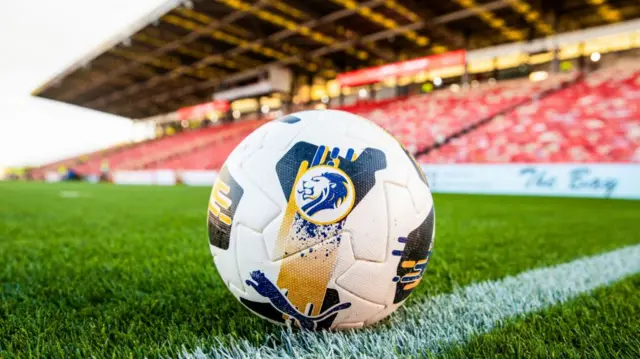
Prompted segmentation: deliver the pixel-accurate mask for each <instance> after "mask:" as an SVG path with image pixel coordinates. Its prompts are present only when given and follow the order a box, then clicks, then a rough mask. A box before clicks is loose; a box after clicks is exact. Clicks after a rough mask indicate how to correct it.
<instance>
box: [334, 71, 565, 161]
mask: <svg viewBox="0 0 640 359" xmlns="http://www.w3.org/2000/svg"><path fill="white" fill-rule="evenodd" d="M575 77H576V73H571V74H559V75H555V76H552V77H550V78H548V79H547V80H545V81H541V82H531V81H529V80H528V79H526V78H525V79H517V80H507V81H501V82H497V83H496V82H495V81H492V82H484V83H482V84H480V83H477V85H476V86H464V87H453V88H450V89H445V90H440V91H435V92H434V93H432V94H426V95H424V94H421V95H415V96H409V97H405V98H402V99H398V100H386V101H382V102H380V103H366V104H363V105H355V106H349V107H344V108H341V109H343V110H345V111H350V112H353V113H356V114H359V115H361V116H363V117H365V118H368V119H370V120H372V121H374V122H376V123H377V124H379V125H380V126H382V127H383V128H385V129H387V130H388V131H389V132H391V133H392V134H393V135H394V136H396V138H398V140H399V141H400V142H402V143H403V144H404V145H405V146H406V148H407V149H408V150H409V151H410V152H412V153H416V152H419V151H421V150H423V149H424V148H426V147H429V146H433V145H434V144H436V143H441V142H443V141H445V140H446V139H447V138H448V137H450V136H452V135H454V134H456V133H459V132H461V131H464V130H465V129H467V128H470V127H472V126H474V125H476V124H477V123H478V122H480V121H482V120H484V119H487V118H490V117H492V116H495V115H496V114H498V113H500V112H503V111H505V110H506V109H509V108H511V107H513V106H518V105H521V104H523V103H526V102H529V101H531V100H532V99H533V98H534V97H536V96H538V95H540V94H541V93H542V92H544V91H547V90H551V89H555V88H557V87H559V86H560V85H561V84H562V83H563V82H568V81H572V80H573V79H574V78H575Z"/></svg>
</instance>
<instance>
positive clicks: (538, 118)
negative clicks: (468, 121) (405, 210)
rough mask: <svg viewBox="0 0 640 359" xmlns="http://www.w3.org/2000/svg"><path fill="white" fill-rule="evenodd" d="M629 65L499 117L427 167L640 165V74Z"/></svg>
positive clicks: (429, 159) (427, 158)
mask: <svg viewBox="0 0 640 359" xmlns="http://www.w3.org/2000/svg"><path fill="white" fill-rule="evenodd" d="M638 70H639V69H638V67H637V65H636V66H635V67H633V66H629V65H627V64H625V66H616V67H612V68H606V69H603V70H600V71H597V72H595V73H592V74H590V75H588V76H587V77H586V78H585V79H584V80H583V81H581V82H579V83H577V84H575V85H573V86H570V87H568V88H566V89H564V90H560V91H558V92H556V93H554V94H552V95H550V96H548V97H545V98H543V99H541V100H539V101H533V102H532V103H530V104H527V105H525V106H522V107H519V108H517V109H515V110H514V111H511V112H509V113H507V114H506V115H505V116H502V117H499V118H495V119H494V120H492V121H491V122H489V123H488V124H486V125H484V126H481V127H480V128H478V129H477V130H475V131H472V132H471V133H469V134H468V135H466V136H462V137H459V138H456V139H453V140H452V141H451V142H450V143H448V144H446V145H444V146H442V147H440V148H438V149H436V150H433V151H431V152H430V153H428V154H427V155H424V156H421V157H420V158H419V160H420V161H422V162H424V163H469V162H474V163H477V162H485V163H486V162H491V163H500V162H640V101H638V100H639V99H640V71H638Z"/></svg>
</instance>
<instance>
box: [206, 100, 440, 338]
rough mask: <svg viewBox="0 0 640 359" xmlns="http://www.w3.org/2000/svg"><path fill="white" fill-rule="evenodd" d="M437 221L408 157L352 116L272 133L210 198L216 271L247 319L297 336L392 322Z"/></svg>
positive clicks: (231, 164)
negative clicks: (288, 326)
mask: <svg viewBox="0 0 640 359" xmlns="http://www.w3.org/2000/svg"><path fill="white" fill-rule="evenodd" d="M434 226H435V215H434V208H433V200H432V198H431V193H430V191H429V187H428V184H427V181H426V178H425V177H424V174H423V173H422V171H421V170H420V167H419V166H418V164H417V163H416V162H415V160H414V159H413V157H412V156H411V155H410V154H409V153H407V151H406V150H404V148H403V147H402V146H401V145H400V144H399V143H398V142H397V141H396V140H395V139H394V138H393V137H392V136H391V135H390V134H389V133H387V132H386V131H384V130H383V129H382V128H380V127H378V126H377V125H375V124H374V123H372V122H370V121H368V120H366V119H364V118H362V117H359V116H357V115H354V114H351V113H347V112H342V111H334V110H320V111H305V112H299V113H294V114H291V115H288V116H285V117H283V118H281V119H278V120H274V121H271V122H269V123H267V124H265V125H263V126H262V127H260V128H259V129H257V130H256V131H255V132H253V133H252V134H251V135H249V136H248V137H247V138H246V139H245V140H244V141H242V143H240V145H238V147H237V148H236V149H235V150H234V151H233V152H232V153H231V155H230V156H229V158H228V159H227V161H226V163H225V165H224V167H223V168H222V170H221V171H220V174H219V176H218V178H217V180H216V182H215V184H214V186H213V191H212V193H211V198H210V200H209V216H208V232H209V241H210V244H211V253H212V255H213V259H214V262H215V265H216V267H217V269H218V272H219V273H220V276H221V277H222V279H223V280H224V282H225V284H226V285H227V287H228V288H229V290H230V291H231V292H232V293H233V295H234V296H235V297H236V298H237V299H238V300H240V301H241V302H242V303H243V304H244V305H245V306H246V307H247V308H249V309H250V310H251V311H252V312H254V313H255V314H257V315H259V316H261V317H263V318H265V319H267V320H269V321H271V322H275V323H280V324H285V323H287V322H290V323H292V324H294V325H297V326H299V327H302V328H306V329H325V328H358V327H362V326H364V325H370V324H372V323H375V322H377V321H379V320H381V319H383V318H385V317H386V316H388V315H389V314H390V313H391V312H393V311H394V310H396V309H397V308H398V307H399V306H400V305H401V304H402V302H403V301H404V300H405V299H406V298H407V297H408V296H409V294H410V293H411V291H412V290H413V288H415V287H416V286H417V285H418V283H419V282H420V279H421V278H422V275H423V274H424V271H425V269H426V267H427V262H428V260H429V255H430V253H431V248H432V245H433V237H434Z"/></svg>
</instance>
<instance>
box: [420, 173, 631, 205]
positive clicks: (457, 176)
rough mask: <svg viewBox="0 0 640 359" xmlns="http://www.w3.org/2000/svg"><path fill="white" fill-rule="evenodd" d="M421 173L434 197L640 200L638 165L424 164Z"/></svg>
mask: <svg viewBox="0 0 640 359" xmlns="http://www.w3.org/2000/svg"><path fill="white" fill-rule="evenodd" d="M422 169H423V170H424V172H425V175H426V176H427V179H428V180H429V185H430V186H431V190H432V191H433V192H436V193H437V192H442V193H478V194H512V195H533V196H564V197H600V198H635V199H640V165H638V164H456V165H429V164H423V165H422Z"/></svg>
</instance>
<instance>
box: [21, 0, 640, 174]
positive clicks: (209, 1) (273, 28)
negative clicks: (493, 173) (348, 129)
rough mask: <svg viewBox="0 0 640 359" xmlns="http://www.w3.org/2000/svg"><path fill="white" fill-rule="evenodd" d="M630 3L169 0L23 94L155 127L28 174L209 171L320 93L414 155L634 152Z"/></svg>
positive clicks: (532, 159)
mask: <svg viewBox="0 0 640 359" xmlns="http://www.w3.org/2000/svg"><path fill="white" fill-rule="evenodd" d="M638 15H640V7H638V6H637V4H635V3H634V2H633V1H598V2H593V1H589V0H576V1H570V2H551V1H536V2H532V3H530V2H523V1H519V0H505V1H501V0H498V1H469V0H455V1H445V2H440V3H437V4H436V3H432V4H428V5H427V4H426V3H424V2H419V1H414V0H407V1H399V0H371V1H355V0H327V1H324V0H323V1H304V2H302V1H281V0H256V1H243V0H200V1H182V2H176V1H174V2H169V3H168V4H165V5H163V6H162V7H161V9H159V10H156V11H154V12H153V14H152V16H151V17H150V18H149V17H147V18H145V20H146V23H144V24H142V25H141V26H139V27H140V28H139V29H138V30H137V31H134V32H133V33H131V34H126V36H121V37H120V38H118V39H116V40H114V41H113V42H112V44H111V45H110V46H107V48H106V49H105V50H104V51H103V52H101V53H99V54H95V53H94V56H93V57H92V58H88V59H83V60H82V61H80V62H78V64H77V65H76V66H72V67H71V68H69V69H67V70H66V71H65V72H63V73H62V74H60V75H59V76H58V77H56V78H55V79H52V80H51V81H49V82H48V83H46V84H45V85H43V86H42V87H40V88H39V89H37V90H36V91H35V92H34V94H36V95H38V96H42V97H46V98H50V99H54V100H59V101H64V102H68V103H72V104H75V105H80V106H84V107H88V108H92V109H95V110H100V111H105V112H109V113H113V114H118V115H122V116H126V117H130V118H134V119H136V121H144V122H147V123H151V124H153V125H154V126H155V127H156V132H157V138H156V139H153V140H148V141H145V142H141V143H134V144H125V145H122V146H118V147H116V148H110V149H106V150H104V151H99V152H96V153H91V154H86V155H83V156H79V157H77V158H72V159H67V160H64V161H59V162H56V163H53V164H48V165H45V166H43V167H41V168H38V169H35V170H34V171H32V172H31V173H30V175H31V177H32V178H36V179H43V178H46V177H47V174H49V177H50V178H57V177H59V176H60V175H63V176H67V175H68V172H69V171H71V172H72V174H73V176H78V177H81V178H83V177H91V178H99V177H103V178H105V179H113V175H114V174H116V173H117V172H118V171H120V172H130V171H163V170H169V171H180V172H182V171H212V170H217V169H219V168H220V166H221V165H222V163H223V162H224V159H225V158H226V156H227V155H228V154H229V153H230V151H231V150H232V149H233V148H234V147H235V146H236V145H237V144H238V143H239V142H240V141H241V140H242V139H243V138H244V136H246V135H247V134H248V133H250V132H251V131H252V130H253V129H255V128H257V127H258V126H260V125H261V124H262V123H263V122H264V121H267V120H270V119H272V118H275V117H279V116H282V115H284V114H286V113H290V112H293V111H298V110H306V109H324V108H336V109H342V110H346V111H350V112H354V113H357V114H360V115H362V116H364V117H366V118H369V119H371V120H372V121H374V122H376V123H377V124H379V125H380V126H382V127H384V128H385V129H387V130H389V131H390V132H391V133H392V134H394V135H395V136H396V137H397V138H398V139H399V140H400V141H401V142H402V143H403V144H404V145H405V146H406V147H407V149H409V151H410V152H412V153H414V154H416V156H417V158H418V160H419V161H421V162H422V163H424V164H460V163H462V164H464V163H638V162H640V109H639V108H638V96H639V94H640V60H639V58H640V31H639V30H638V29H640V20H638V19H636V18H637V17H638ZM178 181H179V180H178Z"/></svg>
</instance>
